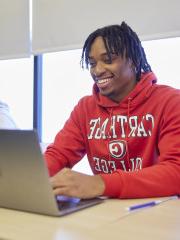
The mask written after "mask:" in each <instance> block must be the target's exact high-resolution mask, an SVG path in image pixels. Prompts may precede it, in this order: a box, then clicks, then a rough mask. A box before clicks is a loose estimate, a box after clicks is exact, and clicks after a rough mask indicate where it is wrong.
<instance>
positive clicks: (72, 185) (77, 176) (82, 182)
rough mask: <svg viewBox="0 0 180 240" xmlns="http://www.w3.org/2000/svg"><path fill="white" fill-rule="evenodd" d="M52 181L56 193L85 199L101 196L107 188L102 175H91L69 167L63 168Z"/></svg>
mask: <svg viewBox="0 0 180 240" xmlns="http://www.w3.org/2000/svg"><path fill="white" fill-rule="evenodd" d="M50 181H51V185H52V188H53V192H54V194H55V195H66V196H69V197H78V198H84V199H85V198H93V197H98V196H101V195H102V194H103V192H104V189H105V184H104V181H103V179H102V178H101V176H98V175H95V176H90V175H87V174H83V173H79V172H76V171H73V170H71V169H69V168H64V169H62V170H61V171H60V172H58V173H57V174H56V175H54V176H53V177H51V179H50Z"/></svg>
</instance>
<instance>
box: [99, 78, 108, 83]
mask: <svg viewBox="0 0 180 240" xmlns="http://www.w3.org/2000/svg"><path fill="white" fill-rule="evenodd" d="M109 81H111V79H110V78H104V79H99V80H97V84H105V83H108V82H109Z"/></svg>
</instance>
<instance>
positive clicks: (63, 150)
mask: <svg viewBox="0 0 180 240" xmlns="http://www.w3.org/2000/svg"><path fill="white" fill-rule="evenodd" d="M81 64H82V67H83V68H84V67H86V68H88V69H89V70H90V74H91V76H92V79H93V80H94V85H93V94H92V95H91V96H85V97H84V98H82V99H81V100H80V101H79V103H78V104H77V105H76V106H75V108H74V110H73V111H72V113H71V115H70V117H69V119H68V120H67V122H66V123H65V125H64V127H63V129H62V130H60V131H59V132H58V133H57V135H56V137H55V140H54V142H53V143H52V144H50V145H49V146H48V148H47V150H46V152H45V160H46V163H47V167H48V169H49V174H50V176H51V183H52V188H53V190H54V194H55V195H58V194H60V195H68V196H74V197H80V198H92V197H97V196H102V195H104V196H108V197H116V198H137V197H139V198H140V197H141V198H144V197H157V196H170V195H174V194H180V137H179V136H180V108H179V103H180V91H179V90H177V89H173V88H171V87H169V86H162V85H158V84H157V83H156V82H157V79H156V76H155V75H154V74H153V72H152V70H151V67H150V65H149V64H148V62H147V60H146V55H145V52H144V49H143V47H142V45H141V42H140V40H139V38H138V36H137V34H136V33H135V32H134V31H133V30H132V29H131V28H130V27H129V26H128V25H127V24H126V23H125V22H122V24H121V25H111V26H106V27H103V28H100V29H97V30H96V31H94V32H93V33H91V34H90V35H89V36H88V38H87V39H86V41H85V44H84V47H83V51H82V58H81ZM172 109H173V111H172ZM85 154H87V158H88V160H89V164H90V166H91V169H92V171H93V173H94V175H93V176H89V175H86V174H82V173H78V172H75V171H73V170H71V168H72V167H73V166H74V165H75V164H76V163H77V162H78V161H80V160H81V159H82V158H83V157H84V155H85Z"/></svg>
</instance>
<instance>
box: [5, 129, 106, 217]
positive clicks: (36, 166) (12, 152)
mask: <svg viewBox="0 0 180 240" xmlns="http://www.w3.org/2000/svg"><path fill="white" fill-rule="evenodd" d="M57 200H58V201H57ZM102 201H103V200H102V199H99V198H95V199H89V200H80V199H77V198H68V197H62V196H59V197H58V199H56V198H55V196H54V194H53V191H52V188H51V185H50V181H49V175H48V171H47V167H46V165H45V161H44V159H43V156H42V152H41V149H40V145H39V142H38V136H37V133H36V131H35V130H0V207H5V208H11V209H16V210H22V211H28V212H34V213H40V214H45V215H51V216H62V215H65V214H69V213H71V212H74V211H77V210H80V209H83V208H86V207H90V206H93V205H96V204H98V203H101V202H102Z"/></svg>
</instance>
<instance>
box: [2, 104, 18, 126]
mask: <svg viewBox="0 0 180 240" xmlns="http://www.w3.org/2000/svg"><path fill="white" fill-rule="evenodd" d="M0 128H1V129H3V128H4V129H14V128H17V126H16V124H15V122H14V120H13V118H12V117H11V115H10V112H9V107H8V105H7V104H6V103H4V102H1V101H0Z"/></svg>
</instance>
